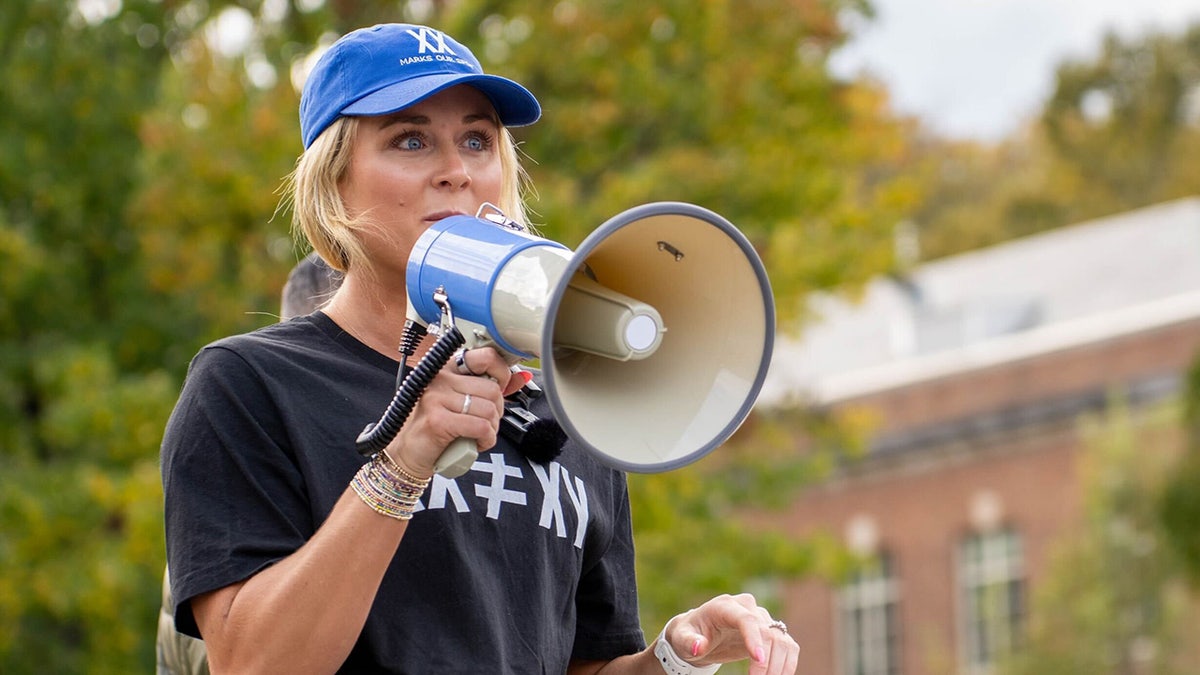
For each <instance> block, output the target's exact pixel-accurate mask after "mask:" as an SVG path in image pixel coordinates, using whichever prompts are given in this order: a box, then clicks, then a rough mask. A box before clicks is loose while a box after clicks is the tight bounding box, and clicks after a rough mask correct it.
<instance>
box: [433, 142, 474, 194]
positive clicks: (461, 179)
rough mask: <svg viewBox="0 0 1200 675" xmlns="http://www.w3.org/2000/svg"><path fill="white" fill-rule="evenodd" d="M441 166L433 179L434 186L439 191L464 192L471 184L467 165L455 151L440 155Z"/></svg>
mask: <svg viewBox="0 0 1200 675" xmlns="http://www.w3.org/2000/svg"><path fill="white" fill-rule="evenodd" d="M442 155H443V156H442V157H441V164H440V165H439V166H438V170H437V171H436V172H435V174H434V177H433V182H434V185H435V186H436V187H438V188H440V189H450V190H464V189H466V187H467V186H468V185H470V184H471V174H470V173H469V172H468V171H467V164H466V162H464V161H463V158H462V156H461V155H459V153H458V152H457V150H450V151H448V152H444V153H442Z"/></svg>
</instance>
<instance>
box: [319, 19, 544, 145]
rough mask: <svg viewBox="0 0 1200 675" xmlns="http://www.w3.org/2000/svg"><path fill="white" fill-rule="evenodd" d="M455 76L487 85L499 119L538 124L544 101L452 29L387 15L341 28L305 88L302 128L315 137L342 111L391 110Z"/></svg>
mask: <svg viewBox="0 0 1200 675" xmlns="http://www.w3.org/2000/svg"><path fill="white" fill-rule="evenodd" d="M456 84H469V85H471V86H472V87H475V88H476V89H478V90H479V91H481V92H483V93H484V94H485V95H486V96H487V97H488V98H489V99H490V100H491V102H492V105H493V106H494V107H495V108H496V114H497V115H499V116H500V122H501V123H502V124H504V125H505V126H510V127H519V126H524V125H526V124H533V123H534V122H536V121H537V120H538V118H539V117H541V115H542V107H541V106H540V105H538V102H537V99H536V98H534V96H533V94H531V93H530V92H529V90H528V89H526V88H525V87H522V86H521V85H519V84H517V83H516V82H513V81H512V80H509V79H506V78H503V77H499V76H496V75H487V74H485V73H484V72H483V67H482V66H480V65H479V60H478V59H476V58H475V55H474V54H472V53H471V50H469V49H467V48H466V47H464V46H463V45H462V44H460V43H459V42H458V41H456V40H455V39H454V38H452V37H450V36H449V35H446V34H445V33H443V32H441V31H439V30H434V29H433V28H428V27H426V26H415V25H412V24H401V23H388V24H379V25H377V26H372V27H370V28H360V29H358V30H356V31H353V32H351V33H347V34H346V35H344V36H342V37H341V39H339V40H338V41H337V42H335V43H333V45H332V46H331V47H330V48H329V49H328V50H327V51H326V52H325V53H324V54H323V55H321V58H320V59H319V60H318V61H317V65H316V66H315V67H314V68H313V70H312V72H311V73H310V74H309V76H308V80H307V81H306V82H305V83H304V92H303V93H302V94H301V95H300V135H301V137H302V138H303V139H304V147H305V148H306V149H307V148H308V146H310V145H312V142H313V141H314V140H316V138H317V136H320V135H321V132H322V131H325V129H326V128H327V127H329V125H330V124H333V121H334V120H336V119H337V118H338V117H340V116H342V115H386V114H388V113H393V112H396V111H397V110H401V109H403V108H407V107H408V106H410V105H413V104H414V103H418V102H420V101H421V100H423V99H425V98H427V97H429V96H431V95H433V94H436V93H437V92H439V91H442V90H443V89H446V88H448V87H452V86H454V85H456Z"/></svg>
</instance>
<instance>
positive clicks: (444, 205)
mask: <svg viewBox="0 0 1200 675" xmlns="http://www.w3.org/2000/svg"><path fill="white" fill-rule="evenodd" d="M499 135H500V127H499V123H498V121H497V119H496V112H495V110H494V109H493V108H492V104H491V102H490V101H489V100H488V98H487V97H486V96H484V95H483V94H482V93H481V92H480V91H479V90H477V89H475V88H473V87H470V86H468V85H458V86H455V87H451V88H450V89H447V90H445V91H442V92H439V93H437V94H435V95H433V96H431V97H429V98H427V99H425V100H424V101H422V102H420V103H417V104H416V105H413V106H411V107H408V108H405V109H404V110H401V111H400V112H397V113H393V114H390V115H381V116H378V117H363V118H361V119H360V120H359V124H358V132H357V134H356V136H355V138H354V143H353V146H352V152H351V159H350V167H349V169H348V170H347V171H346V175H345V176H344V177H343V178H342V181H341V183H340V190H341V195H342V199H343V200H344V201H345V204H346V207H347V209H349V211H350V214H351V215H354V216H365V217H366V218H365V219H366V221H367V222H369V223H371V225H370V226H368V228H367V229H365V230H364V231H362V239H363V245H364V247H365V248H366V251H367V255H368V256H370V258H371V262H372V263H373V265H374V266H375V269H376V271H377V272H379V273H380V274H381V275H382V276H386V277H394V276H395V275H396V274H400V275H403V273H404V268H405V265H407V263H408V254H409V251H411V250H412V247H413V244H414V243H415V242H416V240H417V237H419V236H420V235H421V233H422V232H424V231H425V230H426V229H427V228H428V227H429V226H430V225H432V224H433V223H435V222H437V221H439V220H441V219H443V218H446V217H449V216H452V215H456V214H466V215H475V213H476V211H477V210H478V209H479V206H480V205H481V204H482V203H483V202H491V203H493V204H496V203H499V201H500V194H501V182H502V171H501V167H500V154H499V151H498V149H497V142H498V138H499Z"/></svg>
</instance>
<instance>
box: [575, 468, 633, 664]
mask: <svg viewBox="0 0 1200 675" xmlns="http://www.w3.org/2000/svg"><path fill="white" fill-rule="evenodd" d="M613 480H614V482H617V483H618V486H617V489H614V491H613V494H614V498H613V499H614V502H615V503H614V505H613V511H612V513H613V523H612V530H611V531H612V537H611V539H610V540H609V541H608V545H607V547H606V548H604V549H603V550H602V551H601V552H600V553H599V555H597V556H596V558H595V559H594V560H592V559H589V560H586V561H585V562H586V563H587V564H586V565H585V568H584V570H583V574H582V576H581V577H580V581H579V589H578V590H577V592H576V595H575V607H576V617H577V618H576V628H575V644H574V647H573V649H572V653H571V656H572V658H574V659H581V660H602V661H607V660H610V659H614V658H616V657H618V656H623V655H625V654H633V653H635V652H638V651H641V650H642V649H645V647H646V639H645V636H644V635H643V633H642V629H641V622H640V619H639V616H638V600H637V577H636V572H635V569H634V548H633V525H632V523H631V519H630V512H629V493H628V490H627V489H626V484H625V476H624V474H621V473H619V472H615V471H614V472H613Z"/></svg>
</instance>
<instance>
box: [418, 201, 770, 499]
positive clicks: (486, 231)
mask: <svg viewBox="0 0 1200 675" xmlns="http://www.w3.org/2000/svg"><path fill="white" fill-rule="evenodd" d="M481 213H482V211H481ZM407 286H408V300H409V318H410V319H413V320H416V321H418V322H420V323H421V324H423V325H429V326H433V325H435V324H437V323H438V322H439V321H443V320H444V319H445V315H446V312H447V307H449V308H451V310H450V311H451V313H452V316H453V321H454V323H455V325H457V326H458V327H459V328H460V329H461V331H462V333H463V334H464V336H466V340H467V342H468V347H473V346H479V345H485V344H490V345H493V346H495V347H496V348H498V349H499V350H500V351H501V352H502V353H504V354H505V355H506V357H508V358H509V359H510V361H511V362H512V363H516V362H518V361H521V360H526V359H534V358H539V359H541V368H542V370H543V373H544V380H545V381H544V384H545V387H544V389H545V394H546V396H547V398H548V401H549V404H550V407H551V409H552V410H553V412H554V415H555V418H556V420H557V422H558V423H559V424H560V425H561V426H562V428H563V430H564V431H565V432H566V433H567V434H568V435H569V436H571V437H572V438H573V439H574V440H576V441H577V442H578V443H579V444H581V445H582V446H583V447H584V448H585V449H587V450H588V451H590V452H591V453H592V454H594V455H595V457H596V458H597V459H599V460H600V461H601V462H602V463H604V464H606V465H608V466H610V467H613V468H616V469H621V470H624V471H632V472H638V473H654V472H660V471H667V470H670V469H675V468H678V467H681V466H685V465H687V464H690V463H692V462H694V461H696V460H698V459H700V458H701V457H703V456H705V455H707V454H708V453H709V452H711V451H712V450H714V449H715V448H716V447H718V446H719V445H720V444H721V443H723V442H724V441H725V440H726V439H728V438H729V436H731V435H732V434H733V432H734V431H736V430H737V428H738V427H739V426H740V425H741V423H742V422H743V421H744V420H745V418H746V417H747V416H748V415H749V413H750V410H751V408H752V407H753V405H754V402H755V400H756V399H757V397H758V393H759V391H760V389H761V388H762V384H763V380H764V378H765V376H766V372H767V367H768V365H769V363H770V360H771V352H772V349H773V345H774V335H775V306H774V300H773V297H772V294H771V288H770V283H769V282H768V280H767V275H766V270H765V269H764V267H763V264H762V261H761V260H760V259H759V257H758V255H757V253H756V252H755V251H754V248H753V247H752V246H751V244H750V242H749V241H748V240H747V239H746V237H745V236H744V235H743V234H742V233H741V232H740V231H738V229H737V228H736V227H734V226H733V225H732V224H730V223H729V221H727V220H726V219H724V218H722V217H721V216H719V215H717V214H716V213H714V212H712V211H709V210H707V209H704V208H702V207H699V206H696V205H693V204H687V203H681V202H659V203H653V204H645V205H642V206H638V207H635V208H631V209H629V210H626V211H624V212H622V213H620V214H618V215H616V216H615V217H613V218H611V219H610V220H608V221H607V222H605V223H604V224H603V225H601V226H600V227H599V228H597V229H596V230H595V231H594V232H592V233H591V234H590V235H589V236H588V237H587V238H586V239H584V241H583V243H582V244H580V246H579V247H578V248H577V249H576V250H575V251H573V252H572V251H571V250H570V249H568V248H567V247H566V246H563V245H562V244H559V243H557V242H553V241H550V240H547V239H543V238H540V237H536V236H534V235H532V234H529V233H527V232H525V231H523V230H522V229H520V228H519V227H518V226H511V225H505V224H503V219H502V218H495V217H494V214H489V215H488V216H486V217H478V216H476V217H471V216H453V217H450V218H446V219H444V220H441V221H439V222H437V223H435V224H434V225H433V226H431V227H430V228H429V229H428V230H426V231H425V232H424V233H423V234H422V235H421V236H420V237H419V238H418V240H417V242H416V244H415V245H414V247H413V250H412V252H411V254H410V256H409V261H408V267H407ZM474 455H475V450H474V442H473V441H466V440H463V439H460V442H457V443H456V444H455V445H452V446H451V448H450V449H448V450H447V452H446V454H445V455H443V458H442V461H441V462H439V464H438V470H439V472H440V473H443V474H444V475H450V476H454V475H460V474H461V473H464V472H465V471H467V470H468V469H469V468H470V465H471V463H473V461H474Z"/></svg>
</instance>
